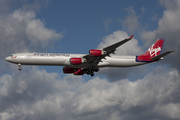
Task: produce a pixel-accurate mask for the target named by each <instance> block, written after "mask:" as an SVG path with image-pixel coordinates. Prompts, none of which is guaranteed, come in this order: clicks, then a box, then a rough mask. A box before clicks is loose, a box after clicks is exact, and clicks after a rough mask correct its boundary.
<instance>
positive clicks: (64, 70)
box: [63, 67, 75, 74]
mask: <svg viewBox="0 0 180 120" xmlns="http://www.w3.org/2000/svg"><path fill="white" fill-rule="evenodd" d="M74 71H75V69H74V68H70V67H63V73H66V74H70V73H74Z"/></svg>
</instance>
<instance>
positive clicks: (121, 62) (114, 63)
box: [109, 59, 146, 67]
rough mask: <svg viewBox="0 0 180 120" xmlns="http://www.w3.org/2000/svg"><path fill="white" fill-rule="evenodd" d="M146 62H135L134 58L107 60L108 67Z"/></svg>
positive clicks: (130, 65)
mask: <svg viewBox="0 0 180 120" xmlns="http://www.w3.org/2000/svg"><path fill="white" fill-rule="evenodd" d="M142 64H146V63H145V62H136V61H135V59H112V60H110V61H109V67H132V66H138V65H142Z"/></svg>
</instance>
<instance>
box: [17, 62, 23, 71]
mask: <svg viewBox="0 0 180 120" xmlns="http://www.w3.org/2000/svg"><path fill="white" fill-rule="evenodd" d="M18 66H19V68H18V70H19V71H21V70H22V68H21V64H20V63H19V64H18Z"/></svg>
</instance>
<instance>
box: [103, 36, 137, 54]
mask: <svg viewBox="0 0 180 120" xmlns="http://www.w3.org/2000/svg"><path fill="white" fill-rule="evenodd" d="M133 36H134V35H131V36H130V37H129V38H126V39H124V40H122V41H120V42H117V43H115V44H113V45H110V46H108V47H105V48H103V50H104V51H106V52H107V54H111V53H114V51H115V50H116V48H118V47H119V46H121V45H123V44H124V43H126V42H128V41H129V40H131V39H132V38H133Z"/></svg>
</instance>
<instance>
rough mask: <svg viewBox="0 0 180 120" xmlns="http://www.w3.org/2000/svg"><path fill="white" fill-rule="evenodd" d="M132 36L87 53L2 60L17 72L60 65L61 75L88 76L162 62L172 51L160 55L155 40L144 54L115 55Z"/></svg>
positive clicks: (159, 44) (19, 55)
mask: <svg viewBox="0 0 180 120" xmlns="http://www.w3.org/2000/svg"><path fill="white" fill-rule="evenodd" d="M133 36H134V35H131V36H130V37H129V38H126V39H124V40H122V41H120V42H117V43H115V44H113V45H110V46H108V47H105V48H103V49H91V50H89V54H64V53H35V52H34V53H16V54H11V55H10V56H9V57H6V58H5V59H6V61H8V62H11V63H14V64H17V65H18V67H19V68H18V69H19V71H21V70H22V67H21V65H52V66H64V67H63V73H65V74H74V75H84V74H87V75H91V76H94V72H98V71H99V68H103V67H132V66H139V65H144V64H148V63H152V62H155V61H159V60H161V59H163V57H164V56H166V55H168V54H169V53H171V52H173V50H170V51H167V52H165V53H162V54H160V52H161V50H162V46H163V43H164V40H165V39H158V40H157V41H156V42H155V43H154V44H153V45H152V46H151V47H150V48H149V49H148V50H147V51H146V52H145V53H144V54H142V55H139V56H119V55H112V54H115V51H116V49H117V48H118V47H119V46H121V45H123V44H124V43H126V42H128V41H130V40H131V39H132V38H133Z"/></svg>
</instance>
